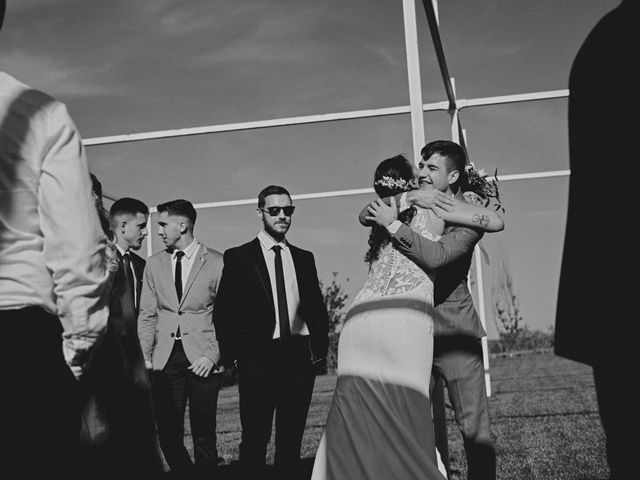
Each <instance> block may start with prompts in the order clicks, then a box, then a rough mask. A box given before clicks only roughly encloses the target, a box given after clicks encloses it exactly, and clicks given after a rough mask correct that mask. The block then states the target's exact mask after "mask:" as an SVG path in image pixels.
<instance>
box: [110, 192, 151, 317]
mask: <svg viewBox="0 0 640 480" xmlns="http://www.w3.org/2000/svg"><path fill="white" fill-rule="evenodd" d="M109 215H110V217H111V231H112V232H113V234H114V235H115V237H116V238H115V239H116V247H117V248H118V255H119V257H120V259H121V260H122V263H123V265H124V268H125V275H126V278H127V288H130V290H131V292H130V293H131V295H132V296H133V305H134V310H135V313H136V316H137V315H138V311H139V310H140V294H141V292H142V274H143V273H144V266H145V264H146V261H145V260H144V259H143V258H142V257H140V256H138V255H136V254H135V253H133V250H136V251H137V250H140V247H142V242H143V241H144V239H145V237H146V236H147V233H148V232H147V217H148V216H149V209H148V208H147V206H146V205H145V204H144V203H142V202H141V201H140V200H136V199H135V198H128V197H124V198H120V199H118V200H116V201H115V202H114V203H113V205H111V209H110V210H109Z"/></svg>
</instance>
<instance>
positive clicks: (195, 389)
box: [152, 340, 221, 474]
mask: <svg viewBox="0 0 640 480" xmlns="http://www.w3.org/2000/svg"><path fill="white" fill-rule="evenodd" d="M189 365H191V362H189V360H188V359H187V356H186V354H185V352H184V348H183V347H182V342H181V341H180V340H176V341H175V343H174V346H173V350H172V351H171V355H170V356H169V360H168V361H167V364H166V365H165V367H164V368H163V369H162V370H161V371H154V372H153V374H152V389H153V403H154V410H155V413H156V422H157V424H158V437H159V440H160V446H161V447H162V452H163V453H164V456H165V459H166V460H167V463H168V464H169V467H170V468H171V471H172V472H176V473H180V474H183V473H191V472H192V470H193V464H192V463H191V458H190V457H189V453H188V452H187V449H186V448H185V446H184V414H185V409H186V404H187V399H188V400H189V423H190V425H191V436H192V438H193V456H194V459H195V463H196V466H197V467H198V468H199V469H201V470H205V471H206V470H211V469H213V468H214V467H215V466H216V465H217V463H218V451H217V448H216V411H217V407H218V392H219V391H220V383H221V375H220V374H217V373H213V372H211V373H209V376H208V377H200V376H198V375H196V374H194V373H193V372H191V371H190V370H188V367H189Z"/></svg>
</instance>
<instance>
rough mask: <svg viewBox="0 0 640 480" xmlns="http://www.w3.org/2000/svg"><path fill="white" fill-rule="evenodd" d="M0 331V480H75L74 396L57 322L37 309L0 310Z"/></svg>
mask: <svg viewBox="0 0 640 480" xmlns="http://www.w3.org/2000/svg"><path fill="white" fill-rule="evenodd" d="M0 328H1V329H2V334H3V342H2V346H1V347H0V389H1V390H2V395H0V478H3V479H4V478H6V479H10V478H11V479H23V478H24V479H41V478H42V479H44V478H46V479H65V480H66V479H73V478H76V475H77V471H78V469H79V464H78V462H79V457H78V449H79V439H80V410H79V407H80V399H79V393H80V391H79V387H78V382H77V380H76V379H75V378H74V376H73V374H72V373H71V370H70V369H69V367H68V366H67V364H66V362H65V360H64V357H63V354H62V326H61V325H60V321H59V320H58V318H57V317H55V316H54V315H51V314H49V313H47V312H45V311H44V310H42V309H41V308H38V307H29V308H24V309H20V310H0Z"/></svg>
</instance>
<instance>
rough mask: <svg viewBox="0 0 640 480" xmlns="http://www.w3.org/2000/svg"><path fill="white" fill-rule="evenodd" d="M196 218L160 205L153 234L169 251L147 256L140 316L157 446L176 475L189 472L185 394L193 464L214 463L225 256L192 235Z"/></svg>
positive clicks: (185, 207)
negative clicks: (216, 322)
mask: <svg viewBox="0 0 640 480" xmlns="http://www.w3.org/2000/svg"><path fill="white" fill-rule="evenodd" d="M195 221H196V211H195V209H194V208H193V205H192V204H191V203H190V202H188V201H186V200H174V201H171V202H167V203H163V204H161V205H158V227H159V228H158V234H159V235H160V237H161V238H162V241H163V242H164V244H165V245H166V247H167V249H166V250H163V251H161V252H158V253H156V254H155V255H152V256H151V257H150V258H149V259H148V261H147V266H146V268H145V271H144V281H143V286H142V295H141V302H140V315H139V317H138V334H139V336H140V344H141V345H142V352H143V354H144V358H145V362H146V364H147V368H149V369H151V370H152V372H151V377H152V386H153V396H154V407H155V413H156V421H157V424H158V435H159V438H160V445H161V447H162V451H163V453H164V455H165V458H166V460H167V463H168V464H169V466H170V467H171V471H172V472H176V473H178V474H179V475H185V474H186V475H189V474H192V473H193V464H192V463H191V459H190V457H189V454H188V452H187V450H186V449H185V447H184V443H183V436H184V412H185V406H186V401H187V399H188V400H189V420H190V423H191V434H192V436H193V445H194V457H195V463H196V467H198V469H199V470H200V471H202V472H207V471H210V470H211V469H213V468H214V467H215V465H216V464H217V460H218V454H217V449H216V431H215V430H216V409H217V401H218V391H219V389H220V375H218V374H216V372H215V371H216V370H217V369H218V364H219V362H220V349H219V348H218V341H217V339H216V332H215V329H214V326H213V317H212V312H213V303H214V300H215V296H216V292H217V289H218V283H219V281H220V276H221V275H222V254H221V253H219V252H217V251H215V250H213V249H211V248H208V247H207V246H205V245H203V244H201V243H199V242H198V241H197V240H196V239H195V238H194V235H193V228H194V225H195Z"/></svg>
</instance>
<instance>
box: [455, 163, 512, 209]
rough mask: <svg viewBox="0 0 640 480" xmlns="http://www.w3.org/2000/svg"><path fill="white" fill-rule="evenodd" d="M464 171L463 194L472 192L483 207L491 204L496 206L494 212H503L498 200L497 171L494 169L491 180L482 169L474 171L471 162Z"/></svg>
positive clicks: (500, 202)
mask: <svg viewBox="0 0 640 480" xmlns="http://www.w3.org/2000/svg"><path fill="white" fill-rule="evenodd" d="M464 171H465V173H466V176H467V186H466V188H464V190H465V193H466V192H473V193H474V194H476V195H477V196H478V197H480V199H481V200H482V202H483V203H484V206H485V207H486V206H488V205H489V204H490V203H493V204H494V205H495V206H496V211H497V210H502V211H503V212H504V207H503V206H502V201H501V200H500V192H499V191H498V169H497V168H496V170H495V172H494V173H493V178H491V179H490V178H489V175H488V174H487V173H486V172H485V171H484V169H483V168H481V169H480V170H476V167H475V165H474V164H473V162H471V163H469V164H468V165H467V166H466V167H465V168H464Z"/></svg>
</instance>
